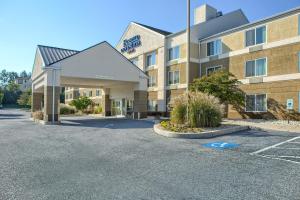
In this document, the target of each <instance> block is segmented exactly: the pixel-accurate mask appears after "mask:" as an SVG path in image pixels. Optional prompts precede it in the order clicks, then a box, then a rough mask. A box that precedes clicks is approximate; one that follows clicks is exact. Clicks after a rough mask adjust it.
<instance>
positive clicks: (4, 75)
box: [0, 69, 18, 87]
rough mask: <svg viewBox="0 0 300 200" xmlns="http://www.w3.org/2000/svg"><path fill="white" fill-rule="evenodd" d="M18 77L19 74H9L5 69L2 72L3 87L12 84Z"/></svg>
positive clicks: (0, 78) (0, 75) (0, 81)
mask: <svg viewBox="0 0 300 200" xmlns="http://www.w3.org/2000/svg"><path fill="white" fill-rule="evenodd" d="M17 77H18V73H17V72H8V71H6V70H5V69H4V70H2V71H1V72H0V84H1V86H2V87H5V86H7V85H8V84H9V83H12V82H14V81H15V80H16V78H17Z"/></svg>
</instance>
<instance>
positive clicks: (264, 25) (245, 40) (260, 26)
mask: <svg viewBox="0 0 300 200" xmlns="http://www.w3.org/2000/svg"><path fill="white" fill-rule="evenodd" d="M262 27H266V40H265V42H264V43H260V44H256V29H258V28H262ZM251 30H254V42H255V44H254V45H250V46H247V44H246V43H247V37H246V33H247V31H251ZM267 43H268V24H262V25H257V26H254V27H251V28H248V29H245V30H244V47H245V48H251V47H255V46H258V45H263V44H267Z"/></svg>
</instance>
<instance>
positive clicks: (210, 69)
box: [206, 65, 222, 76]
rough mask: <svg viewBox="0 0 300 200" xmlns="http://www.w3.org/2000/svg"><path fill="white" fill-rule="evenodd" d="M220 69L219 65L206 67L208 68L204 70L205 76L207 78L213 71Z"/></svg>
mask: <svg viewBox="0 0 300 200" xmlns="http://www.w3.org/2000/svg"><path fill="white" fill-rule="evenodd" d="M220 69H222V66H221V65H219V66H213V67H208V68H206V75H207V76H208V75H210V74H212V73H214V72H215V71H217V70H220Z"/></svg>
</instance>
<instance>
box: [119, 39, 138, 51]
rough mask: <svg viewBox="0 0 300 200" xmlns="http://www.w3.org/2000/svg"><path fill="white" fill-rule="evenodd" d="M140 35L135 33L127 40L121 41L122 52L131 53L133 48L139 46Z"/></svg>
mask: <svg viewBox="0 0 300 200" xmlns="http://www.w3.org/2000/svg"><path fill="white" fill-rule="evenodd" d="M141 45H142V43H141V36H140V35H136V36H134V37H132V38H130V39H128V40H124V41H123V48H122V49H121V52H122V53H125V52H127V53H132V52H134V51H135V48H136V47H138V46H141Z"/></svg>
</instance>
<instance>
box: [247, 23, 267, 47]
mask: <svg viewBox="0 0 300 200" xmlns="http://www.w3.org/2000/svg"><path fill="white" fill-rule="evenodd" d="M265 42H266V26H261V27H258V28H255V29H251V30H248V31H246V47H249V46H253V45H257V44H263V43H265Z"/></svg>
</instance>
